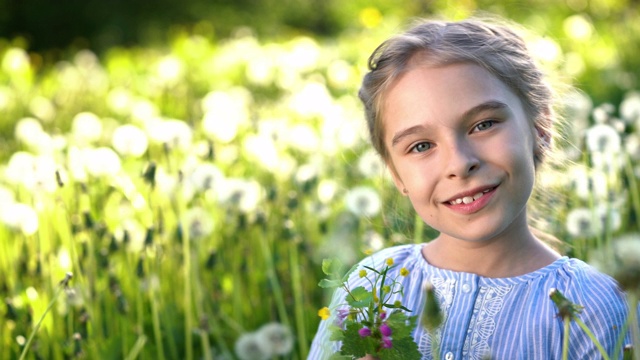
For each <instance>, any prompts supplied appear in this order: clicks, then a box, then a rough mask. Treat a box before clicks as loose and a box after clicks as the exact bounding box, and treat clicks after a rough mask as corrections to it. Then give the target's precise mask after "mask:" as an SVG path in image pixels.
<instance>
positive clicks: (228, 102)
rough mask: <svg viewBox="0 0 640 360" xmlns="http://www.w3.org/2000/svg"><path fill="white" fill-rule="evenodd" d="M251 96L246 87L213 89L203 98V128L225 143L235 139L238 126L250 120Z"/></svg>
mask: <svg viewBox="0 0 640 360" xmlns="http://www.w3.org/2000/svg"><path fill="white" fill-rule="evenodd" d="M250 103H251V96H250V94H249V92H248V91H247V90H246V89H244V88H234V89H231V90H229V91H213V92H210V93H209V94H207V95H206V96H205V97H204V99H202V110H203V111H204V118H203V119H202V128H203V130H204V132H205V134H207V135H208V136H210V137H211V138H213V139H216V140H219V141H221V142H223V143H228V142H231V141H232V140H233V139H235V137H236V135H237V133H238V128H239V127H240V126H241V125H242V124H244V123H246V122H248V121H249V105H250Z"/></svg>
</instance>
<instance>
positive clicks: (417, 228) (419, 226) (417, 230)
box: [413, 214, 424, 244]
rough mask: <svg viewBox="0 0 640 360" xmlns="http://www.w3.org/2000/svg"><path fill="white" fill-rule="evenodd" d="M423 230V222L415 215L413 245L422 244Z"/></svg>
mask: <svg viewBox="0 0 640 360" xmlns="http://www.w3.org/2000/svg"><path fill="white" fill-rule="evenodd" d="M423 230H424V220H422V218H421V217H420V215H418V214H416V215H415V224H414V231H413V243H414V244H420V243H422V232H423Z"/></svg>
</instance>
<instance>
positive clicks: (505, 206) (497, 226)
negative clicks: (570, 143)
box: [309, 20, 627, 360]
mask: <svg viewBox="0 0 640 360" xmlns="http://www.w3.org/2000/svg"><path fill="white" fill-rule="evenodd" d="M369 69H370V71H369V72H368V73H367V74H366V76H365V77H364V80H363V83H362V87H361V89H360V93H359V96H360V99H361V100H362V102H363V104H364V107H365V114H366V119H367V123H368V128H369V131H370V136H371V141H372V143H373V146H374V147H375V148H376V150H377V151H378V152H379V153H380V155H381V157H382V159H383V160H384V161H385V162H386V165H387V167H388V170H389V171H390V174H391V176H392V178H393V181H394V183H395V185H396V187H397V189H398V190H399V191H400V192H401V193H402V194H403V195H404V196H407V197H408V198H409V200H410V201H411V204H412V205H413V208H414V209H415V211H416V212H417V213H418V214H419V216H420V217H421V218H422V219H423V220H424V222H425V223H426V224H428V225H429V226H431V227H432V228H434V229H436V230H437V231H438V232H439V236H438V237H436V238H435V239H433V240H432V241H430V242H428V243H426V244H419V245H405V246H398V247H393V248H389V249H386V250H382V251H380V252H379V253H377V254H374V255H372V256H371V257H370V258H367V259H365V260H363V261H362V264H367V265H370V264H372V263H373V264H382V263H384V261H385V259H388V258H392V259H393V260H394V261H395V264H396V265H397V266H396V267H395V268H394V270H392V271H396V272H397V271H399V269H401V268H405V269H407V270H409V272H410V276H407V277H405V278H403V277H398V278H399V279H402V284H403V287H404V296H403V297H401V298H399V300H400V301H401V302H402V304H403V305H404V306H406V307H407V308H409V309H412V310H414V312H413V314H420V311H421V308H422V306H423V303H424V299H423V297H424V294H425V292H424V291H423V284H424V283H426V282H429V283H431V284H432V285H433V286H434V288H435V291H436V294H437V298H438V300H439V304H440V307H441V309H442V314H443V318H444V320H443V322H442V324H441V325H440V327H439V329H438V330H437V331H436V334H435V337H434V339H435V340H434V341H436V342H437V344H432V343H431V341H432V340H431V337H430V335H429V333H428V332H427V331H426V330H425V329H424V328H423V327H422V326H418V327H417V328H416V329H415V330H414V333H413V336H414V339H415V341H416V344H417V345H418V348H419V351H420V353H421V354H422V358H423V359H432V358H439V359H446V360H453V359H484V358H487V357H489V358H491V359H540V360H543V359H544V360H548V359H559V358H561V354H562V343H563V333H564V332H563V323H562V319H561V318H560V317H558V316H557V313H558V309H557V307H556V306H555V305H554V303H553V302H552V301H551V299H550V298H549V291H550V289H552V288H555V289H558V290H559V291H560V292H561V293H562V294H564V295H565V296H566V297H567V298H568V299H569V300H571V301H572V302H574V303H577V304H581V305H583V306H584V310H583V312H582V313H581V314H580V315H579V316H580V318H581V319H582V321H584V322H585V323H586V325H587V326H588V327H589V328H590V329H591V330H592V331H593V332H594V333H595V336H596V337H597V339H598V340H599V341H600V343H602V344H603V345H604V347H605V349H606V351H607V352H608V353H609V354H613V353H614V352H615V350H614V348H615V347H616V342H617V341H618V339H619V337H620V336H621V334H620V331H621V330H620V329H622V328H623V327H624V325H625V321H626V317H627V305H626V303H625V300H624V296H623V293H622V292H621V291H620V290H619V288H618V286H617V285H616V283H615V281H614V280H613V279H612V278H610V277H608V276H606V275H603V274H601V273H599V272H597V271H596V270H594V269H593V268H592V267H590V266H589V265H587V264H585V263H584V262H582V261H580V260H577V259H570V258H567V257H563V256H561V255H560V254H558V253H557V252H556V251H554V250H553V249H551V248H550V247H548V246H547V245H546V244H545V243H544V242H543V241H541V240H540V239H539V238H538V237H537V236H536V233H534V232H533V231H532V229H530V227H529V226H528V224H527V202H528V199H529V197H530V195H531V192H532V189H533V185H534V178H535V174H536V169H537V167H538V165H539V164H540V163H541V162H542V161H543V160H544V158H545V155H546V154H547V151H548V150H549V148H550V141H551V138H552V125H553V122H554V117H555V114H554V111H553V107H552V100H553V99H552V91H551V90H550V87H549V86H548V85H547V83H546V82H545V79H544V76H543V74H542V72H541V71H540V69H539V68H538V67H537V66H536V65H535V63H534V61H533V60H532V58H531V56H530V55H529V53H528V51H527V49H526V46H525V43H524V42H523V40H522V39H521V38H520V37H519V36H518V35H517V34H516V33H515V32H514V31H512V30H511V29H510V28H508V27H505V26H502V25H494V24H491V23H489V22H485V21H480V20H466V21H461V22H440V21H430V22H424V23H420V24H418V25H416V26H414V27H413V28H411V29H410V30H408V31H407V32H405V33H403V34H401V35H399V36H396V37H393V38H391V39H389V40H387V41H386V42H384V43H383V44H382V45H380V46H379V47H378V48H377V49H376V50H375V51H374V53H373V54H372V55H371V57H370V59H369ZM396 276H397V274H393V273H391V274H389V275H388V277H390V278H395V277H396ZM365 280H366V279H359V277H358V276H357V271H356V272H354V275H353V276H352V277H351V278H350V280H349V284H350V286H352V287H357V286H365V287H367V286H368V285H367V284H368V283H367V282H366V281H365ZM398 296H400V295H398ZM344 299H345V292H344V291H342V290H337V291H336V293H335V294H334V297H333V300H332V304H331V306H330V308H331V309H335V308H336V307H338V306H339V305H340V304H342V303H343V302H344ZM333 321H334V319H331V318H329V319H328V320H325V321H323V322H322V323H321V324H320V327H319V330H318V334H317V335H316V338H315V339H314V342H313V345H312V350H311V354H310V356H309V359H313V360H316V359H323V358H326V357H327V356H328V355H330V354H331V353H333V352H335V351H337V350H338V348H337V346H338V344H337V343H336V342H332V341H329V339H328V325H330V324H331V323H332V322H333ZM569 343H570V353H569V358H571V359H596V358H600V353H599V352H598V350H597V348H596V346H595V345H594V343H593V341H592V340H591V339H589V338H588V337H587V335H585V332H584V331H582V330H581V329H580V328H579V327H578V326H577V325H575V323H572V325H571V331H570V339H569ZM432 349H439V354H432ZM618 353H619V354H620V353H621V351H618Z"/></svg>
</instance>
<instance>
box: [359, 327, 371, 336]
mask: <svg viewBox="0 0 640 360" xmlns="http://www.w3.org/2000/svg"><path fill="white" fill-rule="evenodd" d="M358 334H360V337H367V336H371V329H369V328H366V327H363V328H362V329H360V330H358Z"/></svg>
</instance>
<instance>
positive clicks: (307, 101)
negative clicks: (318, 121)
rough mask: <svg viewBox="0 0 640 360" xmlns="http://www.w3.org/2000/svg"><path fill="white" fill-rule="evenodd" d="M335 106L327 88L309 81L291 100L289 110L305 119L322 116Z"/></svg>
mask: <svg viewBox="0 0 640 360" xmlns="http://www.w3.org/2000/svg"><path fill="white" fill-rule="evenodd" d="M332 105H333V98H332V97H331V94H330V93H329V90H328V89H327V87H326V86H325V85H324V84H322V83H319V82H315V81H308V82H306V83H305V84H304V85H303V86H302V88H301V89H299V90H298V91H296V92H295V93H294V95H293V96H292V97H291V98H290V99H289V109H291V111H293V113H294V114H297V115H299V116H301V117H303V118H312V117H314V116H321V115H322V114H323V113H324V112H325V111H326V109H328V108H331V107H332Z"/></svg>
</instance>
